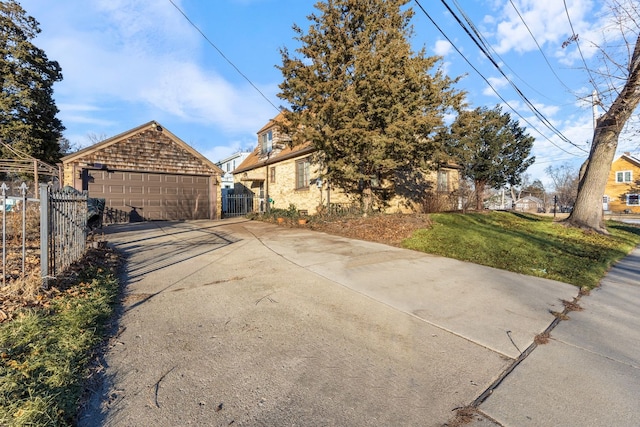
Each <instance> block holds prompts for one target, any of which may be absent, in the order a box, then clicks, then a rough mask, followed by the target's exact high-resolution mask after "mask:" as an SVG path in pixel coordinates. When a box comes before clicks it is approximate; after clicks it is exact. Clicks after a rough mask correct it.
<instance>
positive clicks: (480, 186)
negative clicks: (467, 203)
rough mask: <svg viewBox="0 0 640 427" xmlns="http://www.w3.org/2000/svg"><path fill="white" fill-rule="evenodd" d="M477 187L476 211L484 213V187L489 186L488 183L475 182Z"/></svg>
mask: <svg viewBox="0 0 640 427" xmlns="http://www.w3.org/2000/svg"><path fill="white" fill-rule="evenodd" d="M474 184H475V186H476V211H478V212H482V210H483V209H484V203H483V202H484V187H485V186H486V185H487V182H486V181H475V182H474Z"/></svg>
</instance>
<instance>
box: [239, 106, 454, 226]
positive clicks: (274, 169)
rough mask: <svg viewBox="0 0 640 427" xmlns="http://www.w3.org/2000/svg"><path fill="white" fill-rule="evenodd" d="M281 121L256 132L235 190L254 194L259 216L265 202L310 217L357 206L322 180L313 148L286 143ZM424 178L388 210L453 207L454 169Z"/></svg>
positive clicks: (275, 120) (405, 189)
mask: <svg viewBox="0 0 640 427" xmlns="http://www.w3.org/2000/svg"><path fill="white" fill-rule="evenodd" d="M282 120H284V115H283V114H282V113H280V114H278V116H276V117H275V118H273V119H271V120H270V121H269V123H267V124H266V125H265V126H264V127H262V129H260V130H259V131H258V132H257V134H258V144H257V146H256V148H255V150H254V151H253V152H252V153H251V154H250V155H249V156H248V157H247V158H246V159H245V160H244V161H243V162H242V163H241V164H240V166H238V168H237V169H235V170H234V182H235V186H234V192H235V193H236V194H250V195H254V196H255V197H256V198H257V199H258V200H259V202H257V203H258V204H259V206H260V209H258V210H260V211H263V212H264V210H265V208H266V203H270V207H271V208H280V209H287V208H289V207H290V206H291V205H293V206H295V207H296V208H297V210H299V211H302V212H303V213H308V214H310V215H313V214H315V213H317V212H320V211H322V210H326V209H331V210H334V209H335V208H336V206H338V207H343V206H348V205H351V204H353V203H354V202H356V201H357V200H356V199H355V198H354V197H353V196H349V195H347V194H345V193H344V192H343V191H342V190H341V189H339V188H334V187H333V186H330V185H328V183H327V182H324V181H323V179H322V175H323V174H322V172H323V171H322V170H321V166H320V164H319V163H318V162H316V161H314V158H315V156H314V155H316V154H317V150H316V149H315V148H314V147H313V146H312V145H311V143H305V144H300V145H297V146H294V147H291V146H289V145H288V142H289V141H290V139H289V137H288V136H287V135H286V134H284V133H283V132H281V130H280V126H279V124H280V123H282ZM427 178H429V179H427V180H425V182H426V184H425V185H422V186H419V187H418V186H416V187H415V188H411V187H410V186H406V187H403V188H401V189H400V191H397V194H398V195H396V197H394V199H392V200H391V201H390V203H389V207H388V208H387V212H416V211H418V212H420V211H424V210H425V209H427V210H428V209H432V210H433V209H434V207H437V209H435V210H443V209H442V206H445V208H446V209H455V208H456V207H457V199H455V198H454V197H452V194H453V193H454V191H455V190H456V189H457V185H458V168H457V167H456V166H455V165H446V166H443V167H441V168H439V169H438V170H437V171H434V172H432V174H430V176H428V177H427ZM383 185H384V184H383ZM412 196H416V197H413V198H412ZM436 199H438V200H437V203H436ZM425 200H426V201H425ZM443 201H444V202H443Z"/></svg>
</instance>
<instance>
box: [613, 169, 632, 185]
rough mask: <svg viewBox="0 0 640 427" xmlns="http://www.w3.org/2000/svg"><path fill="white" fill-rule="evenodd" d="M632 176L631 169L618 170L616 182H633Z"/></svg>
mask: <svg viewBox="0 0 640 427" xmlns="http://www.w3.org/2000/svg"><path fill="white" fill-rule="evenodd" d="M632 178H633V177H632V173H631V171H620V172H616V182H631V179H632Z"/></svg>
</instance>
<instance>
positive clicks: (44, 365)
mask: <svg viewBox="0 0 640 427" xmlns="http://www.w3.org/2000/svg"><path fill="white" fill-rule="evenodd" d="M85 265H86V264H85ZM118 289H119V282H118V280H117V278H116V277H115V275H114V271H111V269H105V268H100V267H89V268H84V269H83V270H82V272H81V274H80V275H79V277H78V280H77V282H76V284H74V285H72V286H71V287H69V288H66V289H65V290H63V291H60V292H59V293H58V294H57V296H55V297H54V298H52V299H51V300H50V301H49V302H47V304H45V306H44V307H38V308H26V309H24V310H23V311H21V312H20V313H18V314H17V316H16V317H15V318H14V319H13V320H11V321H10V322H6V323H3V324H0V425H1V426H72V425H75V418H76V416H77V410H78V403H79V401H80V399H81V396H82V392H83V388H84V386H85V381H86V379H87V375H88V373H89V370H88V363H89V361H90V360H91V358H92V354H93V350H94V349H95V348H96V346H97V345H98V344H99V343H100V342H101V341H102V340H103V337H104V335H103V334H104V327H105V323H106V322H107V320H108V319H109V318H110V316H111V315H112V314H113V311H114V309H115V304H116V301H117V295H118Z"/></svg>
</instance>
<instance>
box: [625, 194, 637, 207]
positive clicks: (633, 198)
mask: <svg viewBox="0 0 640 427" xmlns="http://www.w3.org/2000/svg"><path fill="white" fill-rule="evenodd" d="M638 205H640V194H627V206H638Z"/></svg>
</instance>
